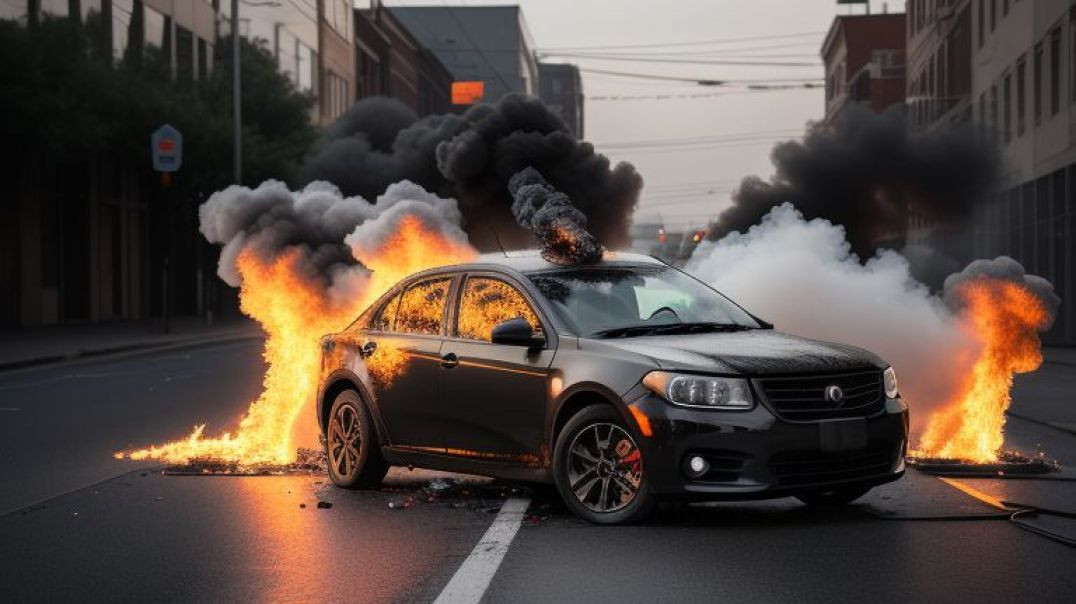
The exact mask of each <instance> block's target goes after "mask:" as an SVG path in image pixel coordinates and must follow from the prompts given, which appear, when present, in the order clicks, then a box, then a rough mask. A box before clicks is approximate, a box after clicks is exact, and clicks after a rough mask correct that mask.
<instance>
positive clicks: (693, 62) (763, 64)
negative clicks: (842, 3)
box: [541, 52, 822, 67]
mask: <svg viewBox="0 0 1076 604" xmlns="http://www.w3.org/2000/svg"><path fill="white" fill-rule="evenodd" d="M541 56H543V57H562V58H567V59H575V60H577V61H579V60H595V61H624V62H628V63H670V64H675V65H736V66H743V67H818V66H819V65H821V64H822V62H821V61H738V60H735V59H671V58H670V59H666V58H662V57H640V58H634V57H623V56H618V55H596V54H592V55H586V54H571V53H560V52H558V53H544V54H542V55H541Z"/></svg>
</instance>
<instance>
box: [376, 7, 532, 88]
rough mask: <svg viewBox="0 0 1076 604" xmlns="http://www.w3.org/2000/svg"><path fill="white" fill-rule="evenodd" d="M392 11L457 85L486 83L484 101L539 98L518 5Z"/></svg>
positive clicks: (525, 31)
mask: <svg viewBox="0 0 1076 604" xmlns="http://www.w3.org/2000/svg"><path fill="white" fill-rule="evenodd" d="M389 10H391V11H392V12H393V14H394V15H396V16H397V17H399V19H400V21H401V22H402V23H403V24H404V25H405V26H406V27H407V29H408V30H410V31H411V33H412V34H414V35H415V37H416V38H418V40H419V42H421V43H422V45H423V46H425V47H426V48H428V49H430V50H431V51H432V52H433V53H434V54H435V55H437V57H438V58H439V59H440V60H441V62H442V63H444V65H445V67H447V68H448V70H449V71H450V72H451V73H452V76H453V77H454V78H455V80H456V81H466V82H482V89H483V94H482V98H481V99H480V100H483V101H496V100H497V99H499V98H501V97H502V96H504V95H505V94H507V93H509V92H521V93H524V94H536V93H537V91H538V63H537V61H536V60H535V58H534V41H533V39H532V38H531V35H530V31H529V30H528V29H527V23H526V21H524V19H523V12H522V11H521V10H520V8H519V7H518V6H394V7H391V8H390V9H389Z"/></svg>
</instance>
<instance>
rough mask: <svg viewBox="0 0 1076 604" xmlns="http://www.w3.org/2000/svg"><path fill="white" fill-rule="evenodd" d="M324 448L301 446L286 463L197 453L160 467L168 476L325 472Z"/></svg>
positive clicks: (279, 474) (274, 474) (267, 474)
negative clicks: (253, 462) (251, 461)
mask: <svg viewBox="0 0 1076 604" xmlns="http://www.w3.org/2000/svg"><path fill="white" fill-rule="evenodd" d="M326 464H327V461H326V457H325V452H324V451H322V450H315V449H306V448H303V447H300V448H299V449H298V450H297V451H296V452H295V461H293V462H291V463H286V464H270V463H255V464H247V463H243V462H241V461H236V460H229V459H221V458H219V457H217V458H215V457H209V456H205V457H194V458H191V459H189V460H187V461H186V462H185V463H183V464H182V465H175V466H169V467H167V468H164V469H163V470H161V474H163V475H165V476H285V475H289V474H324V473H325V472H327V471H328V466H327V465H326Z"/></svg>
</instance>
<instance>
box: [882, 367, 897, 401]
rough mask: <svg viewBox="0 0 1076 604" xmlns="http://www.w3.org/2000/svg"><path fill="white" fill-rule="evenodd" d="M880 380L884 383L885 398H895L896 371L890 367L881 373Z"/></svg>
mask: <svg viewBox="0 0 1076 604" xmlns="http://www.w3.org/2000/svg"><path fill="white" fill-rule="evenodd" d="M882 382H883V383H884V384H885V396H886V398H897V395H898V394H899V393H898V392H897V372H896V371H893V368H892V367H889V368H887V369H886V370H885V371H884V372H883V373H882Z"/></svg>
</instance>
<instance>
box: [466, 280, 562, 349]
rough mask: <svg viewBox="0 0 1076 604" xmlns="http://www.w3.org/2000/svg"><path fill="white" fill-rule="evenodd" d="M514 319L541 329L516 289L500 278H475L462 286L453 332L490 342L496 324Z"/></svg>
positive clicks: (467, 337)
mask: <svg viewBox="0 0 1076 604" xmlns="http://www.w3.org/2000/svg"><path fill="white" fill-rule="evenodd" d="M517 317H519V318H523V319H525V320H526V321H527V323H530V325H531V327H534V328H535V329H541V322H540V321H539V320H538V315H537V314H535V312H534V310H533V309H532V308H531V305H530V304H528V303H527V299H526V298H524V297H523V294H521V293H519V291H518V290H516V289H515V288H514V287H512V286H511V285H508V284H507V283H505V282H504V281H501V280H500V279H488V278H484V277H475V278H471V279H468V280H467V283H466V284H465V285H464V287H463V295H462V296H460V312H459V316H458V317H457V319H456V331H457V333H458V335H459V337H461V338H465V339H468V340H482V341H484V342H489V341H490V336H491V334H492V332H493V328H494V327H496V326H497V324H498V323H502V322H504V321H507V320H509V319H515V318H517Z"/></svg>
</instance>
